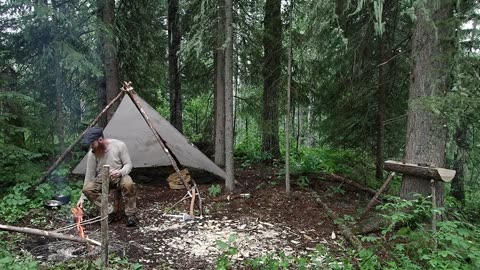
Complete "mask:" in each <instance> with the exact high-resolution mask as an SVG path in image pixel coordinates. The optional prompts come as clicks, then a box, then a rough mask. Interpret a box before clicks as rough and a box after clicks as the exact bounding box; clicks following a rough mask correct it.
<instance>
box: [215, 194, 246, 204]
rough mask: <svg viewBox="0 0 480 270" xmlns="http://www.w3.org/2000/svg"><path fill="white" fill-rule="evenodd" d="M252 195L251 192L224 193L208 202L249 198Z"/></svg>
mask: <svg viewBox="0 0 480 270" xmlns="http://www.w3.org/2000/svg"><path fill="white" fill-rule="evenodd" d="M250 197H251V195H250V193H242V194H225V195H222V196H219V197H216V198H212V199H210V200H208V202H222V201H232V200H235V199H240V198H244V199H248V198H250Z"/></svg>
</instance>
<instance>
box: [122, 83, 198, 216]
mask: <svg viewBox="0 0 480 270" xmlns="http://www.w3.org/2000/svg"><path fill="white" fill-rule="evenodd" d="M122 90H123V91H125V92H126V93H127V94H128V96H129V97H130V98H131V99H132V101H133V103H134V104H135V107H137V109H138V111H139V112H140V114H141V115H142V117H143V119H144V120H145V122H146V123H147V125H148V127H149V128H150V130H151V131H152V133H153V135H154V136H155V139H156V140H157V142H158V143H159V144H160V146H161V147H162V149H163V151H164V152H165V154H166V155H167V157H168V159H169V160H170V163H171V164H172V167H173V168H174V170H175V172H176V173H177V174H178V177H180V179H181V180H182V182H183V185H184V186H185V189H186V190H187V191H191V188H190V185H189V184H188V182H187V180H186V179H185V177H183V175H182V174H181V172H180V169H179V168H178V164H177V162H176V161H175V159H174V158H173V156H172V154H171V151H170V149H168V147H167V146H166V144H165V143H164V142H163V139H162V138H161V136H160V134H158V132H157V130H156V129H155V128H154V127H153V124H152V122H151V121H150V118H149V117H148V115H147V113H146V112H145V110H144V109H143V107H142V105H140V102H139V101H138V99H137V97H136V95H137V94H136V93H135V91H134V90H133V87H132V86H131V82H124V83H123V87H122ZM192 182H193V186H196V184H195V182H194V181H193V179H192ZM197 194H198V195H199V209H200V213H201V214H202V215H203V209H202V206H201V205H202V204H201V198H200V192H199V190H198V189H197Z"/></svg>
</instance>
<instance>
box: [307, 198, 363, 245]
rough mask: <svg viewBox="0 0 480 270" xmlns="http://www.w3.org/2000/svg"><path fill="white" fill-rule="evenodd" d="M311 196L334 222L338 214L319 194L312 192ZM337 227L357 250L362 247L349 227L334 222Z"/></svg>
mask: <svg viewBox="0 0 480 270" xmlns="http://www.w3.org/2000/svg"><path fill="white" fill-rule="evenodd" d="M313 196H314V197H315V200H316V201H317V203H319V204H320V205H322V207H323V209H325V212H327V215H328V216H329V217H330V218H331V219H332V220H333V221H334V223H335V220H337V219H338V216H337V214H335V212H333V211H332V210H331V209H330V208H329V207H328V206H327V205H326V204H325V203H324V202H323V201H322V199H321V198H320V196H319V195H318V194H317V193H316V192H313ZM336 225H337V227H338V229H339V230H340V231H341V232H342V235H344V236H345V237H346V238H347V239H348V241H349V242H350V243H351V244H352V245H353V246H354V247H355V248H356V249H357V250H362V249H363V246H362V243H361V242H360V240H358V238H357V237H356V236H355V235H354V234H353V233H352V231H350V229H349V228H348V227H347V226H345V225H344V224H341V223H338V224H336Z"/></svg>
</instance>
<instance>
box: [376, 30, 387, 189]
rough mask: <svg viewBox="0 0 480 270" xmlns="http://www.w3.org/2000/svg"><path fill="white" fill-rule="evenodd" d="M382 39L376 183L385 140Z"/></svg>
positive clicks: (379, 42)
mask: <svg viewBox="0 0 480 270" xmlns="http://www.w3.org/2000/svg"><path fill="white" fill-rule="evenodd" d="M383 40H384V39H383V37H382V36H379V37H378V64H379V67H378V96H377V105H378V109H377V145H376V155H375V158H376V162H375V178H376V179H377V180H378V181H382V180H383V159H384V158H383V149H384V138H385V124H384V123H385V81H384V77H383V76H384V67H385V65H384V64H383V62H384V61H385V60H384V48H383Z"/></svg>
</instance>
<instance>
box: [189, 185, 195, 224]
mask: <svg viewBox="0 0 480 270" xmlns="http://www.w3.org/2000/svg"><path fill="white" fill-rule="evenodd" d="M195 190H196V188H194V189H192V201H191V202H190V216H192V217H194V216H195V215H194V213H193V207H194V206H195Z"/></svg>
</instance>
